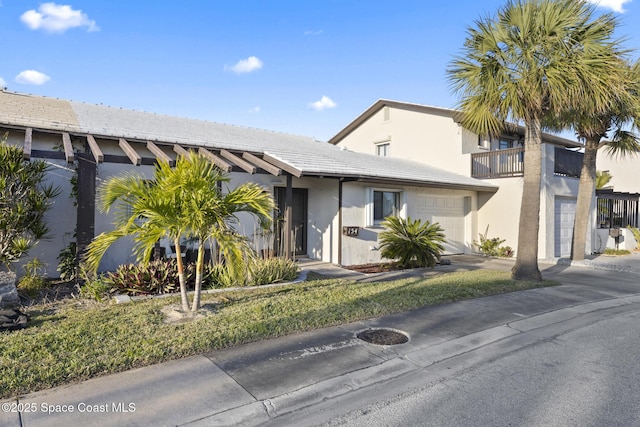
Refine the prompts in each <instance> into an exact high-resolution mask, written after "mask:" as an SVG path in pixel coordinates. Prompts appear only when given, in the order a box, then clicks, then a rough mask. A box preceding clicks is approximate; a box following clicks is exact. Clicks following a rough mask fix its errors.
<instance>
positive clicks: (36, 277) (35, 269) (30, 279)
mask: <svg viewBox="0 0 640 427" xmlns="http://www.w3.org/2000/svg"><path fill="white" fill-rule="evenodd" d="M46 267H47V265H46V264H45V263H43V262H42V261H40V259H38V258H33V259H32V260H31V261H29V262H27V263H26V264H25V265H24V266H23V267H22V268H23V269H24V272H25V274H24V276H22V277H21V278H20V281H19V282H18V289H20V290H22V291H24V292H26V294H27V295H28V296H29V297H30V298H34V297H36V296H37V295H38V294H39V293H40V291H42V290H43V289H44V288H45V287H46V284H47V283H46V281H45V280H44V274H45V272H46Z"/></svg>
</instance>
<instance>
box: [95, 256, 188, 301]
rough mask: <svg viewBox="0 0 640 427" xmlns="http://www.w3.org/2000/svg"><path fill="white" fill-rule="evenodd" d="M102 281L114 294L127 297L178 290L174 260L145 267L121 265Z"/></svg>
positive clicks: (157, 261) (158, 261)
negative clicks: (108, 285)
mask: <svg viewBox="0 0 640 427" xmlns="http://www.w3.org/2000/svg"><path fill="white" fill-rule="evenodd" d="M187 276H191V275H190V274H188V275H187ZM104 280H105V282H106V283H107V284H110V285H111V286H112V288H113V289H114V290H115V291H116V292H119V293H126V294H128V295H159V294H168V293H173V292H176V291H177V290H178V289H179V288H180V282H179V278H178V263H177V262H176V260H175V259H170V260H156V261H151V262H150V263H148V264H147V265H143V264H123V265H121V266H119V267H118V269H117V270H116V271H114V272H112V273H107V274H106V275H105V277H104Z"/></svg>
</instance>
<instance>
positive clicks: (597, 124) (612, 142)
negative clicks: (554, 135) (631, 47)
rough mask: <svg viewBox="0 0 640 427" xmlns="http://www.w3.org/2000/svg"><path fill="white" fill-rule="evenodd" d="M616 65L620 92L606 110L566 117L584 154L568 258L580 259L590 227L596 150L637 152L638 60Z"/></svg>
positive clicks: (621, 154)
mask: <svg viewBox="0 0 640 427" xmlns="http://www.w3.org/2000/svg"><path fill="white" fill-rule="evenodd" d="M619 64H620V66H621V70H620V71H621V72H620V73H618V75H619V77H618V78H619V79H620V80H621V81H622V82H623V83H624V85H623V86H622V89H623V92H621V93H619V94H618V96H615V97H612V98H611V100H612V103H611V106H610V107H609V109H608V110H607V111H604V112H603V113H601V114H597V115H594V114H589V113H588V112H587V113H586V114H585V113H583V112H582V111H580V110H576V111H574V112H573V114H571V115H570V116H569V117H570V120H571V121H572V125H573V127H574V129H575V130H576V133H577V134H578V135H579V136H580V138H581V139H583V140H584V157H583V160H582V169H581V171H580V184H579V187H578V199H577V201H576V216H575V220H574V224H573V242H572V243H573V244H572V246H571V259H572V260H574V261H580V260H583V259H584V257H585V252H586V238H587V234H588V233H589V231H590V230H591V227H590V225H589V214H590V212H591V201H592V200H593V192H594V190H595V188H596V157H597V154H598V150H599V149H600V148H604V149H605V150H606V151H607V154H609V155H612V156H619V157H626V156H630V155H632V154H637V153H639V152H640V143H639V142H638V135H637V134H635V133H634V132H633V131H634V130H637V129H638V128H639V126H640V61H637V62H636V63H635V64H634V65H632V66H629V65H628V64H627V63H626V62H624V61H620V62H619ZM611 78H614V77H611ZM607 134H611V138H610V139H609V140H604V138H606V137H607ZM609 179H611V176H609Z"/></svg>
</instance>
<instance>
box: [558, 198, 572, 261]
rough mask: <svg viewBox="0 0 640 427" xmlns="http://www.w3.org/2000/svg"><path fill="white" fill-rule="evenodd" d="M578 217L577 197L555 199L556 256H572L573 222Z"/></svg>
mask: <svg viewBox="0 0 640 427" xmlns="http://www.w3.org/2000/svg"><path fill="white" fill-rule="evenodd" d="M575 217H576V199H571V198H567V197H556V201H555V227H554V228H555V238H554V253H555V256H556V257H568V256H571V243H572V239H573V222H574V219H575Z"/></svg>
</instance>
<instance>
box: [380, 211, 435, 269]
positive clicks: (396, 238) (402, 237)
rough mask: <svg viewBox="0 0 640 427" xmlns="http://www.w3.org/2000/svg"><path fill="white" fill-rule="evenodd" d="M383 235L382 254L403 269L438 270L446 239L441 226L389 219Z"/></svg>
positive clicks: (408, 219)
mask: <svg viewBox="0 0 640 427" xmlns="http://www.w3.org/2000/svg"><path fill="white" fill-rule="evenodd" d="M382 226H383V227H385V230H384V231H383V232H381V233H380V234H379V236H378V237H379V239H380V249H381V252H380V255H381V256H382V257H383V258H387V259H391V260H396V262H397V263H398V265H399V266H400V267H401V268H413V267H434V266H435V265H436V262H437V261H439V260H440V257H441V255H442V252H444V246H442V243H444V242H445V237H444V233H443V230H442V228H441V227H440V224H438V223H434V224H431V223H430V222H429V221H425V223H424V224H423V223H422V221H421V220H419V219H418V220H415V221H412V220H411V218H407V219H406V220H405V219H402V218H398V217H395V216H389V217H387V218H385V220H384V222H383V223H382Z"/></svg>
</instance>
